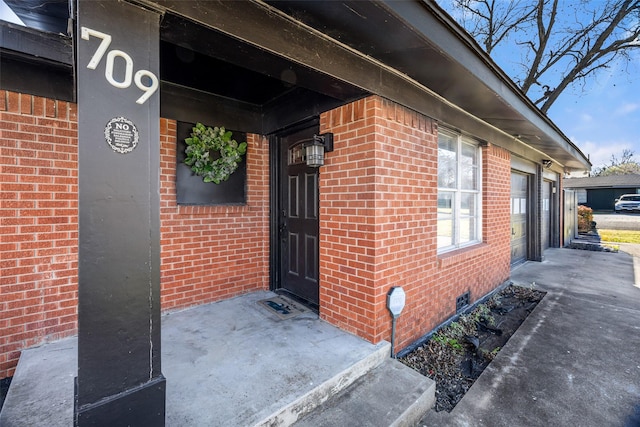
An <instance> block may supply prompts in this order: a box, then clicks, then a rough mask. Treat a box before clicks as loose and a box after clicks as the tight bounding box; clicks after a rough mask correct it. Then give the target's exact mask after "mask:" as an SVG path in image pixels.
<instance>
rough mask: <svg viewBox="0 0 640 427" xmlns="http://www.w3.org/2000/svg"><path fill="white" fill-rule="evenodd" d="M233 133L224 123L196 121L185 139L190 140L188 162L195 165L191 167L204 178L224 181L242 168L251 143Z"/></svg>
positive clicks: (219, 181) (186, 160) (187, 153)
mask: <svg viewBox="0 0 640 427" xmlns="http://www.w3.org/2000/svg"><path fill="white" fill-rule="evenodd" d="M231 135H232V133H231V131H227V130H225V128H224V127H217V126H216V127H214V128H213V129H211V128H210V127H206V126H204V125H203V124H202V123H198V124H196V125H195V126H194V127H193V129H192V132H191V138H187V139H185V140H184V142H185V143H186V144H187V149H186V150H185V153H186V155H187V157H186V158H185V159H184V164H186V165H187V166H191V170H192V171H193V172H194V173H195V174H196V175H198V176H201V177H202V180H203V181H204V182H215V183H216V184H220V183H221V182H223V181H226V180H227V179H229V176H231V174H232V173H234V172H235V170H236V169H238V165H239V164H240V162H241V161H242V156H243V155H244V154H245V153H246V152H247V143H246V142H241V143H237V142H236V141H235V140H234V139H231ZM217 153H219V154H220V156H219V157H218V156H216V154H217Z"/></svg>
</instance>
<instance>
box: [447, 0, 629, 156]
mask: <svg viewBox="0 0 640 427" xmlns="http://www.w3.org/2000/svg"><path fill="white" fill-rule="evenodd" d="M452 2H453V0H438V3H439V4H440V5H441V6H442V7H444V8H445V9H446V10H448V11H449V13H452V14H454V15H456V14H457V15H459V13H460V10H459V9H455V8H452V6H451V5H452ZM498 4H499V5H500V3H498ZM600 6H602V3H601V2H600V0H591V2H587V3H584V4H582V8H579V9H576V6H575V4H574V3H572V2H571V1H568V2H561V8H562V7H564V8H565V9H561V10H562V12H561V13H560V14H559V19H563V18H564V19H565V20H566V23H567V24H568V26H571V27H573V26H575V24H572V23H571V19H582V20H584V21H585V22H588V21H589V20H590V15H589V13H588V11H589V10H593V9H598V8H599V7H600ZM557 28H561V25H558V26H557ZM523 34H525V35H526V32H520V33H519V35H520V36H522V35H523ZM550 46H552V44H550ZM492 56H493V59H494V61H495V62H496V63H497V64H498V65H499V66H500V67H502V69H503V70H504V71H505V72H506V74H507V75H509V76H512V77H514V76H516V75H517V73H516V72H517V71H522V69H521V68H519V67H521V66H519V65H518V62H520V61H525V60H524V59H523V51H522V47H519V46H518V45H517V44H516V43H514V42H513V41H512V40H509V39H507V40H503V42H502V43H501V44H500V45H499V47H497V48H496V49H495V50H494V51H493V53H492ZM565 64H566V62H565ZM638 76H640V47H638V48H637V49H636V51H635V52H633V53H632V54H631V61H630V62H627V61H626V60H624V59H620V60H617V62H614V63H611V64H610V67H609V68H608V69H604V70H601V71H600V72H599V73H598V74H596V75H594V76H589V77H588V79H587V81H586V82H584V84H581V83H578V84H574V85H573V86H570V87H568V88H567V89H566V90H565V91H564V92H563V93H562V94H561V95H560V97H559V98H558V100H557V101H556V102H555V103H554V105H552V107H551V108H550V109H549V112H548V116H549V117H550V118H551V119H552V120H553V121H554V122H555V123H556V124H557V125H558V127H559V128H560V129H561V130H562V131H563V132H564V134H565V135H567V137H568V138H569V139H570V140H571V141H573V143H574V144H576V145H577V146H578V148H580V149H581V150H582V152H583V153H585V154H586V155H588V156H589V157H590V159H591V163H592V164H593V168H594V169H595V168H597V167H599V166H604V165H605V164H607V163H609V161H610V159H611V156H612V155H615V156H616V157H617V158H620V157H621V155H622V151H623V150H624V149H630V150H632V151H633V152H634V153H635V155H634V157H633V159H634V160H635V161H640V79H639V78H638ZM559 81H560V78H557V79H553V78H552V79H551V80H544V81H542V83H541V84H548V85H549V86H551V87H554V86H555V85H557V83H558V82H559ZM532 96H535V95H532Z"/></svg>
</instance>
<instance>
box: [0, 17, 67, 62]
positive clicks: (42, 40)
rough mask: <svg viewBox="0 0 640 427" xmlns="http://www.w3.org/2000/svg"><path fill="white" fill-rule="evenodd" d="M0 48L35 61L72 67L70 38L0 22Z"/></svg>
mask: <svg viewBox="0 0 640 427" xmlns="http://www.w3.org/2000/svg"><path fill="white" fill-rule="evenodd" d="M0 48H2V49H5V50H7V51H14V52H16V53H17V54H21V55H28V56H31V57H33V58H36V59H42V60H46V61H49V62H55V63H58V64H61V65H66V66H70V67H71V66H73V44H72V40H71V37H68V36H65V35H62V34H54V33H48V32H45V31H39V30H34V29H31V28H27V27H22V26H19V25H15V24H11V23H8V22H3V21H0Z"/></svg>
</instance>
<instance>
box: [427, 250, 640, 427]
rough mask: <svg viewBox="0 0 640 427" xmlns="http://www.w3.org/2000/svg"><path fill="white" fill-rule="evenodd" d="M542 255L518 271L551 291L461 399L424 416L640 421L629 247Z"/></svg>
mask: <svg viewBox="0 0 640 427" xmlns="http://www.w3.org/2000/svg"><path fill="white" fill-rule="evenodd" d="M633 249H634V250H635V248H633ZM622 250H624V248H623V249H622ZM545 258H546V261H544V262H542V263H536V262H528V263H526V264H524V265H523V266H521V267H519V268H518V269H516V270H515V271H513V272H512V280H513V282H514V283H515V284H518V285H522V286H531V285H533V284H534V283H535V287H536V288H537V289H540V290H543V291H546V292H547V295H546V296H545V298H544V299H543V300H542V302H541V303H540V304H539V305H538V306H537V307H536V309H535V310H534V311H533V313H532V314H531V315H530V316H529V317H528V318H527V319H526V320H525V322H524V323H523V325H522V326H521V327H520V329H519V330H518V331H517V332H516V334H514V335H513V337H511V339H510V341H509V342H508V343H507V344H506V345H505V347H504V348H503V349H502V350H501V351H500V353H498V356H497V357H496V358H495V359H494V361H493V362H492V363H491V365H490V366H489V367H488V368H487V370H485V372H484V373H483V374H482V375H481V376H480V378H479V379H478V380H477V381H476V383H475V384H474V385H473V386H472V387H471V389H470V390H469V392H468V393H467V394H466V395H465V397H464V398H463V399H462V401H461V402H460V403H458V405H457V406H456V407H455V409H454V410H453V411H452V412H451V413H446V412H439V413H436V412H435V411H433V410H432V411H430V412H429V413H428V414H427V415H426V416H425V417H424V418H423V420H422V422H421V424H422V425H424V426H581V427H590V426H593V427H605V426H617V427H620V426H624V427H638V426H640V287H638V286H637V285H634V283H636V282H635V277H634V269H633V258H632V256H630V255H629V254H628V253H623V252H620V253H604V252H590V251H580V250H571V249H550V250H548V251H546V252H545Z"/></svg>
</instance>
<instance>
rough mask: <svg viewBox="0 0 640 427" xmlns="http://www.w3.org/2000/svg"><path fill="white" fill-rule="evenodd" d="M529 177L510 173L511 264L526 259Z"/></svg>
mask: <svg viewBox="0 0 640 427" xmlns="http://www.w3.org/2000/svg"><path fill="white" fill-rule="evenodd" d="M528 189H529V177H528V175H525V174H521V173H517V172H512V173H511V265H514V264H519V263H521V262H524V261H526V260H527V238H528V233H527V222H528V221H527V219H528V212H529V203H528V202H529V191H528Z"/></svg>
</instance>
